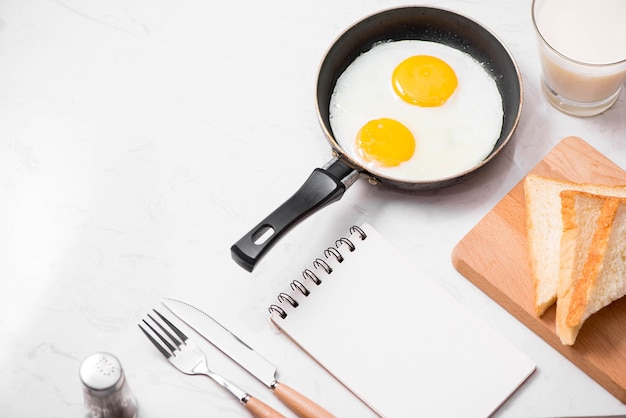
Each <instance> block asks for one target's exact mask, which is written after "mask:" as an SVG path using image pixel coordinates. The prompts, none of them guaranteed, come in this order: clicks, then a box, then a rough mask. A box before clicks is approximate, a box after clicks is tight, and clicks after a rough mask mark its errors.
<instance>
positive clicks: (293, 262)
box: [0, 0, 626, 417]
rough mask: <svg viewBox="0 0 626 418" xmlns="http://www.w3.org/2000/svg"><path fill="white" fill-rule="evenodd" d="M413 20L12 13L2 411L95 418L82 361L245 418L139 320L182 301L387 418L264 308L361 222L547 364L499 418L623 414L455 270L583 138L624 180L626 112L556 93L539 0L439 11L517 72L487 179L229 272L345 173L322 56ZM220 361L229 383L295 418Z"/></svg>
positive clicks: (3, 210)
mask: <svg viewBox="0 0 626 418" xmlns="http://www.w3.org/2000/svg"><path fill="white" fill-rule="evenodd" d="M402 4H403V3H400V2H396V1H392V0H359V1H357V0H344V1H341V2H337V1H331V0H318V1H311V2H304V3H300V2H297V3H295V2H291V1H286V0H267V1H262V2H260V1H233V2H225V1H222V2H209V1H200V0H176V1H174V0H150V1H147V0H111V1H96V0H54V1H45V0H29V1H23V0H2V1H0V283H1V285H0V286H1V288H0V289H1V290H0V375H1V376H2V379H1V381H0V411H2V412H1V413H0V415H2V416H3V417H69V416H81V415H82V414H83V410H82V393H81V386H80V383H79V380H78V367H79V364H80V362H81V360H82V359H83V358H85V357H86V356H87V355H89V354H91V353H92V352H95V351H109V352H111V353H113V354H115V355H116V356H118V357H119V358H120V360H121V361H122V364H123V365H124V366H125V369H126V374H127V377H128V380H129V382H130V385H131V388H132V390H133V392H134V393H135V395H136V396H137V398H138V400H139V404H140V410H141V415H140V416H142V417H172V416H187V417H205V416H221V417H235V416H246V414H247V413H246V412H245V410H244V409H243V408H242V407H241V406H240V405H239V404H237V403H236V402H234V401H233V400H232V399H231V398H230V397H229V396H228V395H227V394H226V393H224V392H223V391H222V390H220V389H219V388H218V387H217V386H216V385H215V384H213V383H212V382H210V381H208V380H207V379H204V378H192V377H188V376H184V375H182V374H180V373H178V372H177V371H176V370H174V369H173V368H172V367H171V366H170V365H169V364H167V363H166V362H165V361H164V360H163V359H162V358H161V356H160V354H159V353H158V352H157V351H156V350H154V349H153V348H152V347H151V346H150V345H149V343H148V342H147V341H146V340H145V338H144V337H143V335H141V333H140V332H139V330H138V328H137V326H136V324H137V322H138V321H139V320H140V319H141V317H142V315H144V314H145V313H146V312H147V311H148V310H149V309H151V308H152V307H155V306H156V305H157V304H158V301H159V300H160V299H161V298H162V297H164V296H170V297H178V298H181V299H185V300H188V301H189V302H193V303H195V304H198V305H200V306H202V307H204V308H206V309H207V310H210V311H211V312H212V313H213V314H214V315H215V316H216V317H218V318H220V319H221V320H222V321H223V322H224V323H225V324H227V325H228V326H229V327H231V328H232V329H233V330H235V331H237V332H238V333H240V334H241V336H242V337H244V338H245V339H246V340H247V341H248V342H249V343H250V344H251V345H253V346H254V347H255V348H256V349H257V350H258V351H260V352H261V353H263V354H264V355H265V356H266V357H267V358H268V359H270V360H271V361H273V362H275V363H276V364H277V365H278V367H279V375H280V378H281V379H282V380H283V381H284V382H287V383H289V384H291V385H292V386H294V387H296V388H298V389H300V390H301V391H302V392H304V393H306V394H309V395H310V396H311V397H313V398H315V399H316V400H318V401H319V402H320V403H321V404H323V405H325V406H327V407H328V408H329V409H330V410H331V411H333V412H334V413H336V414H337V415H338V416H341V417H354V416H359V417H365V416H370V415H371V412H369V410H368V409H366V408H365V407H364V406H363V405H362V404H361V403H360V402H359V401H358V400H356V399H355V398H354V397H353V396H351V395H350V394H349V393H348V392H347V391H346V390H345V389H343V388H342V387H341V386H340V385H339V384H338V383H336V382H335V381H334V380H332V378H330V377H329V376H328V375H327V374H326V373H325V372H324V371H323V370H322V369H321V368H320V367H317V366H316V365H315V364H314V363H313V362H312V361H311V360H310V359H309V358H308V357H307V356H306V355H305V354H304V353H302V352H300V351H299V350H298V349H297V348H295V346H294V345H292V344H291V343H290V342H288V341H287V340H286V339H285V338H283V336H281V335H278V334H277V333H276V332H275V331H274V330H272V329H271V328H270V326H269V324H268V321H267V311H266V308H267V306H268V305H269V304H270V303H271V302H273V300H274V298H275V296H276V294H277V293H278V292H279V291H282V290H283V289H284V287H285V284H286V283H287V282H288V280H289V279H290V278H292V277H294V275H296V274H298V273H299V270H300V269H301V267H302V266H304V265H306V264H307V263H309V262H310V259H311V254H312V252H313V250H314V249H317V248H319V247H320V246H321V245H323V244H325V243H327V242H328V241H329V240H330V239H334V238H335V237H336V235H337V234H338V233H343V231H345V228H346V227H347V226H349V225H351V224H352V223H358V222H361V221H367V222H369V223H371V224H372V225H374V226H375V227H376V228H377V229H378V230H379V231H380V232H382V233H383V234H384V235H386V236H387V237H388V238H389V240H390V241H392V242H394V243H395V244H397V245H401V246H404V247H405V248H406V250H407V252H408V253H409V254H410V255H411V256H412V257H414V259H415V261H416V263H418V264H419V266H420V268H421V269H422V270H423V271H424V272H425V274H428V275H430V276H432V277H434V278H436V279H437V280H439V281H441V282H442V284H443V285H444V286H446V287H447V288H448V289H449V290H450V291H451V292H452V293H454V294H455V296H457V297H458V298H459V299H460V300H461V301H462V302H463V303H464V304H466V305H467V306H468V307H470V309H471V310H473V311H474V312H476V314H477V315H479V316H480V317H482V318H483V319H484V320H485V321H487V322H488V323H489V324H490V325H491V326H493V327H494V328H495V329H497V330H498V331H499V332H500V333H502V334H503V335H505V336H506V337H507V338H508V339H510V340H511V341H512V342H513V343H514V344H515V345H516V346H517V347H519V348H520V349H521V350H522V351H524V352H525V353H526V354H527V355H528V356H529V357H530V358H532V359H533V360H534V361H535V362H536V363H537V367H538V369H537V372H536V373H535V374H534V376H532V378H531V379H530V380H529V381H528V382H527V383H526V384H525V385H524V386H523V387H522V388H521V389H520V390H519V391H518V392H517V393H516V394H515V395H514V396H513V397H512V398H511V399H509V400H508V401H507V402H506V403H505V404H504V405H503V406H502V408H501V409H500V410H499V411H498V412H497V414H496V416H499V417H529V416H532V417H547V416H572V415H586V414H587V415H601V414H620V413H621V414H626V406H624V405H623V404H621V403H620V402H619V401H618V400H617V399H615V398H614V397H613V396H611V395H610V394H609V393H608V392H606V391H605V390H604V389H602V388H601V387H600V386H598V385H597V384H596V383H594V382H593V381H592V380H590V379H589V378H588V377H587V376H586V375H585V374H583V373H582V372H581V371H579V370H578V369H577V368H576V367H574V366H573V365H572V364H571V363H570V362H569V361H567V360H566V359H564V358H563V357H562V356H561V355H560V354H558V353H557V352H556V351H555V350H553V349H552V348H551V347H549V346H548V345H547V344H546V343H544V342H543V341H542V340H541V339H540V338H539V337H537V336H536V335H534V334H533V333H532V332H530V331H529V330H528V329H527V328H526V327H525V326H524V325H522V324H521V323H520V322H518V321H517V320H516V319H514V318H513V317H512V316H511V315H509V314H508V313H507V312H506V311H504V310H503V309H502V308H500V307H499V306H498V305H497V304H496V303H495V302H493V301H492V300H491V299H490V298H488V297H487V296H486V295H485V294H483V293H482V292H481V291H480V290H478V289H477V288H475V287H474V286H473V285H472V284H470V283H469V282H468V281H467V280H466V279H464V278H463V277H462V276H460V275H459V274H458V273H457V272H456V271H455V270H454V268H453V266H452V265H451V262H450V254H451V251H452V248H453V247H454V245H455V244H456V243H457V242H458V241H459V240H460V239H461V238H462V237H463V235H464V234H465V233H467V231H468V230H469V229H470V228H471V227H472V226H474V225H475V224H476V222H477V221H478V220H480V218H481V217H482V216H484V215H485V214H486V213H487V212H488V211H489V209H491V208H492V207H493V205H494V204H495V203H496V202H497V201H498V200H499V199H501V198H502V197H503V196H504V195H505V194H506V193H507V192H508V191H509V190H510V189H511V188H512V187H513V185H515V184H516V183H517V182H518V181H519V180H520V179H521V178H522V177H523V176H524V175H525V174H526V173H527V172H528V171H529V170H530V169H531V168H532V167H533V166H534V165H535V164H536V163H537V162H538V161H539V160H540V159H541V158H542V157H543V156H544V155H545V154H546V153H547V152H548V151H549V150H550V149H551V148H552V146H554V145H555V144H556V143H557V142H558V141H559V140H560V139H561V138H563V137H565V136H568V135H578V136H580V137H582V138H584V139H586V140H587V141H588V142H590V143H591V144H592V145H593V146H594V147H596V148H598V149H599V150H600V151H602V152H603V153H605V154H606V155H608V156H609V157H610V158H612V159H613V160H614V161H616V162H617V163H618V164H619V165H621V166H622V167H626V152H625V151H626V123H625V122H626V121H625V119H626V103H625V101H626V97H624V95H622V98H620V99H619V101H618V103H617V104H616V105H615V106H614V107H613V108H612V109H610V110H609V111H608V112H606V113H605V114H603V115H600V116H597V117H593V118H589V119H577V118H573V117H569V116H566V115H563V114H561V113H559V112H558V111H556V110H555V109H553V108H551V107H550V106H549V105H548V104H547V103H546V101H545V100H544V99H543V97H541V93H540V89H539V64H538V58H537V56H536V50H535V40H534V34H533V31H532V27H531V22H530V11H529V10H530V0H525V1H524V0H516V1H511V2H503V1H498V0H484V1H479V0H466V1H461V0H445V1H437V2H435V1H425V2H424V4H437V5H438V6H440V7H444V8H448V9H453V10H456V11H459V12H461V13H463V14H466V15H468V16H471V17H473V18H474V19H476V20H478V21H480V22H482V23H483V24H485V25H486V26H487V27H489V28H490V29H492V30H493V31H494V32H495V33H496V34H498V36H499V37H500V38H501V39H502V40H503V41H504V42H505V44H507V46H508V47H509V48H510V50H511V51H512V53H513V55H514V56H515V58H516V60H517V62H518V64H519V67H520V70H521V72H522V75H523V80H524V91H525V104H524V110H523V116H522V119H521V122H520V125H519V127H518V129H517V131H516V134H515V136H514V139H513V140H512V142H511V143H510V144H509V146H508V147H507V148H506V150H505V151H504V153H503V155H501V156H500V158H498V159H497V160H496V162H495V163H494V164H493V166H492V167H491V168H490V169H489V170H488V171H486V172H484V173H483V174H481V175H480V176H478V177H476V178H474V179H473V180H471V181H470V182H467V183H466V184H463V185H461V186H456V187H452V188H449V189H445V190H440V191H436V192H431V193H425V194H420V195H410V194H404V193H401V192H395V191H390V190H383V189H380V188H376V187H373V186H370V185H369V184H368V183H367V182H366V181H364V180H361V181H358V182H357V183H356V184H355V185H354V186H353V187H352V188H350V189H349V190H348V192H347V193H346V194H345V196H344V198H343V199H342V200H341V201H340V202H338V203H335V204H334V205H332V206H331V207H329V208H327V209H325V210H323V211H322V212H319V213H318V214H316V215H314V216H313V217H311V218H309V219H308V220H306V221H305V222H304V223H302V224H300V225H299V226H298V227H297V228H296V229H295V230H293V231H292V232H291V233H290V234H289V235H287V236H286V237H285V238H283V240H281V241H280V242H279V243H278V244H277V245H276V247H275V248H274V249H273V250H272V251H271V252H270V253H269V255H268V256H267V257H266V258H265V259H264V260H263V261H262V263H261V264H260V265H259V267H258V268H257V270H255V272H254V273H253V274H249V273H247V272H245V271H244V270H242V269H241V268H240V267H238V266H237V265H236V264H235V263H234V262H233V261H232V260H231V258H230V251H229V247H230V245H231V244H232V243H234V242H235V241H236V240H237V239H239V237H240V236H241V235H243V234H244V233H245V232H246V231H248V230H249V229H250V228H251V227H252V226H253V225H255V224H256V222H257V221H259V220H260V219H261V218H262V217H264V216H265V215H267V214H268V213H269V212H270V211H271V210H273V209H274V208H275V207H276V206H277V205H278V204H279V203H281V202H282V201H283V200H284V199H285V198H287V197H288V196H289V195H291V194H292V193H293V192H294V191H295V190H296V189H297V187H299V186H300V184H301V183H302V182H303V181H304V179H305V178H306V177H307V176H308V175H309V173H310V172H311V170H313V169H314V168H315V167H318V166H321V165H323V164H324V163H326V162H327V161H328V160H329V159H330V147H329V145H328V143H327V142H326V139H325V138H324V137H323V135H322V133H321V130H320V128H319V126H318V122H317V119H316V116H315V109H314V101H315V98H314V86H315V77H316V72H317V67H318V64H319V62H320V60H321V58H322V56H323V54H324V52H325V50H326V49H327V48H328V46H329V45H330V44H331V42H332V41H333V40H334V38H335V37H336V36H337V35H338V34H339V33H340V32H341V31H342V30H343V29H344V28H346V27H347V26H349V25H350V24H352V23H353V22H355V21H356V20H358V19H360V18H362V17H363V16H365V15H367V14H370V13H372V12H375V11H378V10H380V9H384V8H389V7H393V6H398V5H402ZM203 347H204V348H206V349H207V351H208V352H209V353H211V356H214V357H213V358H214V365H215V368H216V369H219V370H220V371H222V372H224V373H225V374H227V375H228V376H230V377H232V378H233V379H234V380H236V381H238V382H239V383H241V384H242V385H245V386H247V387H248V388H249V389H250V390H252V391H254V392H255V393H256V394H258V396H259V397H260V398H261V399H263V400H264V401H266V402H268V403H270V404H272V405H273V406H275V407H276V408H278V409H280V410H281V411H283V412H285V414H287V415H288V416H292V415H291V414H290V412H289V411H287V410H285V408H284V407H282V406H281V405H280V404H279V403H278V402H277V401H276V400H275V399H274V398H273V396H272V395H271V394H270V393H268V392H267V391H266V390H264V388H263V387H262V386H261V385H260V384H259V383H258V382H256V381H255V380H253V379H252V378H251V377H250V376H248V375H247V374H245V373H244V372H242V371H241V370H240V369H239V368H237V367H236V366H235V365H233V364H232V363H230V362H229V361H227V360H226V359H224V358H223V357H219V355H217V354H214V353H213V352H212V351H211V347H209V346H206V345H205V346H203ZM409 384H410V382H409ZM451 401H453V400H451ZM407 402H410V400H407Z"/></svg>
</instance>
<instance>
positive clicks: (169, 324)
mask: <svg viewBox="0 0 626 418" xmlns="http://www.w3.org/2000/svg"><path fill="white" fill-rule="evenodd" d="M153 311H154V313H156V314H157V315H159V318H161V320H163V322H165V323H166V324H167V326H169V327H170V328H171V329H172V331H174V332H175V333H176V335H178V337H179V338H180V339H181V340H182V341H183V342H185V341H187V336H186V335H185V334H183V332H182V331H181V330H179V329H178V328H177V327H176V326H174V324H172V323H171V322H170V321H169V320H168V319H167V318H166V317H164V316H163V315H161V314H160V313H159V311H157V310H156V309H153ZM161 328H162V327H161ZM163 331H165V330H163ZM165 332H167V331H165ZM171 338H173V337H171Z"/></svg>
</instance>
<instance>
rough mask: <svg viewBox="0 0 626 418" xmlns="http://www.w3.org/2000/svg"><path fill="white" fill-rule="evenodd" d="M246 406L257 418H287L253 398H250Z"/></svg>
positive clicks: (245, 403)
mask: <svg viewBox="0 0 626 418" xmlns="http://www.w3.org/2000/svg"><path fill="white" fill-rule="evenodd" d="M244 405H245V406H246V408H247V409H248V411H250V413H252V415H254V416H255V417H257V418H285V416H284V415H283V414H281V413H280V412H278V411H277V410H275V409H274V408H272V407H271V406H269V405H267V404H265V403H263V401H260V400H259V399H257V398H255V397H253V396H250V397H248V398H247V399H246V401H245V402H244Z"/></svg>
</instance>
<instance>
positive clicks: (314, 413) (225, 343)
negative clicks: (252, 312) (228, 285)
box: [161, 298, 333, 418]
mask: <svg viewBox="0 0 626 418" xmlns="http://www.w3.org/2000/svg"><path fill="white" fill-rule="evenodd" d="M161 303H162V304H163V305H164V306H165V307H166V308H167V309H169V310H170V311H171V312H172V313H173V314H174V315H176V316H177V317H178V318H179V319H180V320H182V321H183V322H185V323H186V324H187V325H189V326H190V327H191V328H193V329H194V330H195V331H196V332H197V333H198V334H200V335H201V336H202V337H203V338H204V339H206V340H207V341H208V342H210V343H211V344H212V345H214V346H215V347H216V348H217V349H219V350H220V351H221V352H223V353H224V354H226V355H227V356H228V357H230V358H231V359H232V360H233V361H235V362H236V363H237V364H239V365H240V366H241V367H243V368H244V369H245V370H246V371H247V372H248V373H250V374H251V375H252V376H254V377H256V378H257V379H258V380H259V381H260V382H261V383H263V384H264V385H265V386H267V387H268V388H270V389H271V390H272V392H273V393H274V395H276V397H277V398H278V399H280V401H281V402H282V403H284V404H285V405H286V406H288V407H289V408H290V409H291V410H292V411H294V412H295V413H296V414H298V415H299V416H301V417H303V418H324V417H328V418H330V417H333V415H332V414H331V413H330V412H328V411H327V410H326V409H324V408H322V407H321V406H319V405H318V404H316V403H315V402H313V401H312V400H310V399H309V398H307V397H306V396H304V395H302V394H300V393H299V392H297V391H296V390H294V389H293V388H291V387H290V386H287V385H285V384H284V383H280V382H278V381H277V380H276V371H277V370H276V366H274V365H273V364H272V363H270V362H269V361H267V360H266V359H265V358H264V357H262V356H261V355H260V354H259V353H257V352H256V351H254V350H253V349H252V347H250V346H249V345H248V344H246V343H245V342H244V341H243V340H241V339H240V338H239V337H237V336H236V335H235V334H233V333H232V332H230V331H229V330H228V329H226V328H225V327H224V326H223V325H222V324H220V323H219V322H217V321H216V320H215V319H213V318H212V317H211V316H210V315H209V314H207V313H205V312H204V311H202V310H200V309H198V308H196V307H195V306H192V305H190V304H188V303H185V302H182V301H179V300H175V299H169V298H166V299H163V300H162V301H161Z"/></svg>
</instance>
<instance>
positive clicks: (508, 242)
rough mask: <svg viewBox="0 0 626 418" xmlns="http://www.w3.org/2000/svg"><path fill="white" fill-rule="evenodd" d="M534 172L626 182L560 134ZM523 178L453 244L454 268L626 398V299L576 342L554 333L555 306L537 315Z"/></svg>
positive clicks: (597, 317) (590, 323)
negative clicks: (569, 343) (563, 340)
mask: <svg viewBox="0 0 626 418" xmlns="http://www.w3.org/2000/svg"><path fill="white" fill-rule="evenodd" d="M531 172H532V173H535V174H539V175H543V176H549V177H554V178H557V179H566V180H570V181H574V182H579V183H600V184H626V171H624V170H622V169H621V168H620V167H618V166H617V165H616V164H614V163H613V162H611V161H610V160H609V159H608V158H606V157H605V156H604V155H602V154H600V153H599V152H598V151H597V150H596V149H594V148H593V147H591V146H590V145H589V144H587V143H586V142H585V141H583V140H582V139H580V138H576V137H568V138H565V139H563V140H562V141H561V142H560V143H559V144H558V145H557V146H556V147H554V149H552V151H550V153H549V154H548V155H547V156H546V157H545V158H544V159H543V160H542V161H541V162H540V163H539V164H537V166H536V167H535V168H533V169H532V170H531ZM527 246H528V243H527V239H526V207H525V202H524V185H523V180H522V181H521V182H520V183H518V184H517V185H516V186H515V187H514V188H513V189H512V190H511V191H510V192H509V193H508V194H507V195H506V196H505V197H504V198H503V199H502V200H501V201H500V202H499V203H498V204H497V205H496V206H495V207H494V208H493V209H492V210H491V211H490V212H489V213H487V215H486V216H485V217H484V218H483V219H482V220H481V221H480V222H479V223H478V224H477V225H476V226H475V227H474V228H473V229H472V230H471V231H470V232H469V233H468V234H467V235H466V236H465V237H464V238H463V239H462V240H461V241H460V242H459V243H458V244H457V245H456V247H455V248H454V250H453V252H452V263H453V265H454V267H455V268H456V269H457V270H458V271H459V272H460V273H461V274H462V275H463V276H465V277H466V278H467V279H469V280H470V281H471V282H472V283H474V284H475V285H476V286H478V287H479V288H480V289H482V290H483V291H484V292H485V293H486V294H487V295H489V296H490V297H491V298H493V299H494V300H495V301H496V302H498V303H499V304H500V305H501V306H503V307H504V308H505V309H506V310H507V311H509V312H510V313H511V314H512V315H514V316H515V317H516V318H517V319H519V320H520V321H521V322H522V323H524V324H525V325H526V326H527V327H528V328H530V329H531V330H532V331H534V332H535V333H536V334H537V335H539V336H540V337H541V338H543V339H544V340H545V341H546V342H547V343H549V344H550V345H551V346H552V347H553V348H554V349H555V350H557V351H559V352H560V353H561V354H563V355H564V356H565V357H566V358H568V359H569V360H570V361H572V363H574V364H575V365H576V366H578V367H579V368H580V369H581V370H583V371H584V372H585V373H587V374H588V375H589V376H590V377H591V378H593V379H594V380H595V381H597V382H598V383H599V384H600V385H601V386H603V387H604V388H605V389H606V390H608V391H609V392H610V393H612V394H613V395H614V396H615V397H617V398H618V399H619V400H620V401H621V402H622V403H626V297H625V298H622V299H620V300H618V301H616V302H613V303H612V304H611V305H609V306H607V307H605V308H603V309H602V310H600V311H599V312H598V313H596V314H594V315H592V316H591V317H590V318H589V319H587V321H586V322H585V324H584V325H583V327H582V329H581V331H580V333H579V334H578V338H577V340H576V343H575V344H574V345H573V346H565V345H563V344H561V341H560V340H559V338H558V336H557V335H556V332H555V322H554V319H555V313H556V309H555V307H556V306H555V305H553V306H552V307H551V308H549V309H548V311H546V313H545V314H544V315H543V316H542V317H541V318H537V316H536V315H535V313H534V308H533V286H532V278H531V273H530V266H529V262H528V248H527Z"/></svg>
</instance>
